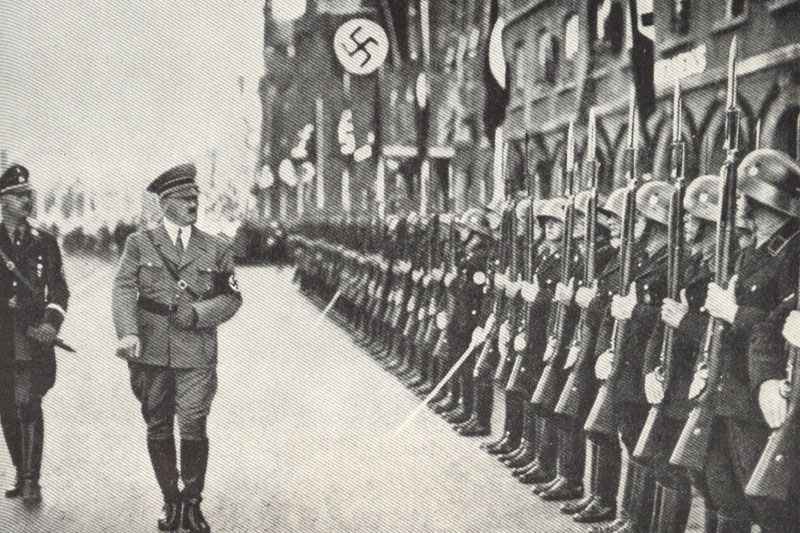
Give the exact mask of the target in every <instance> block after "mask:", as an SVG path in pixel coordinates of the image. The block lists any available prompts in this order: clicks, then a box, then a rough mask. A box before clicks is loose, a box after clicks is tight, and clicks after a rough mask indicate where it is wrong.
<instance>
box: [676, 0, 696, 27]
mask: <svg viewBox="0 0 800 533" xmlns="http://www.w3.org/2000/svg"><path fill="white" fill-rule="evenodd" d="M691 11H692V2H691V0H672V31H673V32H674V33H678V34H681V35H685V34H687V33H689V15H690V14H691Z"/></svg>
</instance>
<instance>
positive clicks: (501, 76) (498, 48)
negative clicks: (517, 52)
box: [483, 0, 510, 143]
mask: <svg viewBox="0 0 800 533" xmlns="http://www.w3.org/2000/svg"><path fill="white" fill-rule="evenodd" d="M491 2H492V3H491V7H490V9H489V28H490V31H489V35H488V39H487V40H486V45H485V52H484V54H485V58H484V67H483V83H484V87H485V91H484V93H485V94H484V105H483V127H484V131H485V133H486V136H487V137H488V138H489V140H490V141H491V142H492V143H494V134H495V130H496V129H497V127H498V126H500V125H501V124H502V123H503V122H504V121H505V119H506V106H507V105H508V98H509V97H508V86H509V83H508V82H509V75H510V69H509V68H508V62H507V61H506V58H505V53H504V51H503V26H504V23H503V18H502V17H501V16H500V5H499V0H491Z"/></svg>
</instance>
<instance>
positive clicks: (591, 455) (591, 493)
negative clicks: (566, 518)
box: [559, 433, 597, 515]
mask: <svg viewBox="0 0 800 533" xmlns="http://www.w3.org/2000/svg"><path fill="white" fill-rule="evenodd" d="M578 438H579V439H580V440H581V442H582V444H583V449H584V458H583V481H582V483H583V498H581V499H580V500H578V501H574V502H567V503H565V504H564V505H562V506H561V508H560V509H559V510H560V511H561V512H562V513H563V514H567V515H574V514H576V513H579V512H581V511H583V510H584V509H586V508H587V507H588V506H589V504H590V503H592V500H593V499H594V497H595V491H596V485H597V445H596V444H595V443H593V442H592V441H590V440H588V439H584V438H583V437H582V436H581V435H580V433H578Z"/></svg>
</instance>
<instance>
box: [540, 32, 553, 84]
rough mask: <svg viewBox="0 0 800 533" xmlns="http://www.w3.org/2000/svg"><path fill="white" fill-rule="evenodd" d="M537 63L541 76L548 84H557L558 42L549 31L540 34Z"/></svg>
mask: <svg viewBox="0 0 800 533" xmlns="http://www.w3.org/2000/svg"><path fill="white" fill-rule="evenodd" d="M537 63H538V65H539V76H540V77H541V78H542V79H543V80H544V81H546V82H548V83H555V81H556V75H557V73H558V40H557V39H556V38H555V37H554V36H552V35H550V33H548V32H547V31H543V32H542V33H540V34H539V42H538V54H537Z"/></svg>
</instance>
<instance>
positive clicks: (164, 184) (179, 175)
mask: <svg viewBox="0 0 800 533" xmlns="http://www.w3.org/2000/svg"><path fill="white" fill-rule="evenodd" d="M196 176H197V168H196V167H195V166H194V163H186V164H183V165H178V166H177V167H172V168H171V169H169V170H167V171H166V172H164V173H163V174H161V175H160V176H159V177H157V178H156V179H154V180H153V182H152V183H150V185H148V186H147V192H152V193H154V194H157V195H158V196H159V197H160V198H164V197H165V196H167V195H168V194H172V193H175V192H179V191H184V190H187V189H191V190H194V192H197V191H198V187H197V182H196V181H195V177H196Z"/></svg>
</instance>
